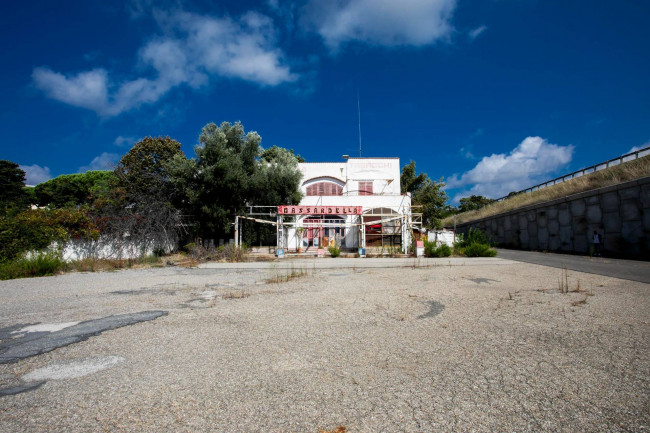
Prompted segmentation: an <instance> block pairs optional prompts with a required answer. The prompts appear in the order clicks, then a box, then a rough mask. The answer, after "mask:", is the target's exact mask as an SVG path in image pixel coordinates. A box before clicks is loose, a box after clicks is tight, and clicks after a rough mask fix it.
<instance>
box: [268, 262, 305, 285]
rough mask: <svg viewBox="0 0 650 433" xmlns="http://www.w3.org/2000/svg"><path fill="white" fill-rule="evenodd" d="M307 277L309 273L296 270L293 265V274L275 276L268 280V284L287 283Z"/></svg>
mask: <svg viewBox="0 0 650 433" xmlns="http://www.w3.org/2000/svg"><path fill="white" fill-rule="evenodd" d="M306 275H307V272H305V270H304V269H302V268H301V269H299V270H296V269H294V267H293V265H291V273H287V274H284V275H282V274H275V275H273V276H272V277H271V278H267V279H266V283H267V284H279V283H286V282H289V281H291V280H295V279H296V278H300V277H304V276H306Z"/></svg>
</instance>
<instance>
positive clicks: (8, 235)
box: [0, 209, 99, 262]
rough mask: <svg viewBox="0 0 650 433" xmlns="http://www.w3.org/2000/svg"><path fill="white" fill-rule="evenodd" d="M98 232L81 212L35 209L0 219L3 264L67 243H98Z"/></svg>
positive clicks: (88, 218)
mask: <svg viewBox="0 0 650 433" xmlns="http://www.w3.org/2000/svg"><path fill="white" fill-rule="evenodd" d="M97 237H99V231H98V230H97V228H96V227H95V226H94V225H93V223H92V221H91V219H90V217H89V215H88V214H87V213H86V212H85V211H83V210H79V209H56V210H49V209H36V210H26V211H24V212H21V213H19V214H17V215H13V216H3V217H0V262H7V261H13V260H18V259H19V257H21V256H22V255H23V254H24V253H26V252H27V251H34V250H37V251H38V250H43V249H45V248H47V247H49V246H50V245H52V243H54V242H65V241H66V240H68V239H71V238H72V239H96V238H97Z"/></svg>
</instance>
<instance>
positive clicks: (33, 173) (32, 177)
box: [20, 164, 52, 186]
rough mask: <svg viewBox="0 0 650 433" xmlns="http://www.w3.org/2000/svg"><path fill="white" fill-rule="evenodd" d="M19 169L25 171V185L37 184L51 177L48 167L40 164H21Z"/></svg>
mask: <svg viewBox="0 0 650 433" xmlns="http://www.w3.org/2000/svg"><path fill="white" fill-rule="evenodd" d="M20 169H21V170H22V171H24V172H25V185H32V186H33V185H38V184H39V183H41V182H45V181H46V180H50V179H52V173H50V169H49V167H41V166H40V165H37V164H34V165H21V166H20Z"/></svg>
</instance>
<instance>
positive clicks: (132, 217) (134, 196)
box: [96, 137, 185, 254]
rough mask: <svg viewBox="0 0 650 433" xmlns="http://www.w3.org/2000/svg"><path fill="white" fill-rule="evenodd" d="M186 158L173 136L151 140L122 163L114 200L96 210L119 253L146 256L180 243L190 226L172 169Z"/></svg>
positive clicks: (144, 141)
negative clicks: (183, 210)
mask: <svg viewBox="0 0 650 433" xmlns="http://www.w3.org/2000/svg"><path fill="white" fill-rule="evenodd" d="M183 159H185V154H184V153H183V152H182V151H181V144H180V143H179V142H178V141H176V140H173V139H171V138H169V137H146V138H144V139H142V140H141V141H139V142H137V143H136V144H135V145H134V146H133V148H131V150H130V151H129V152H128V153H127V154H126V155H124V156H123V157H122V158H121V159H120V161H119V163H118V164H117V166H116V167H115V171H114V176H115V177H114V180H113V181H112V182H111V183H112V185H111V186H112V188H111V191H110V194H109V197H108V198H107V199H106V200H104V201H103V202H102V203H101V204H100V205H98V206H97V209H96V211H97V213H98V215H99V220H100V221H101V224H100V227H101V228H102V233H103V235H104V237H105V238H106V239H105V241H107V242H108V243H110V245H111V246H112V247H113V248H115V249H116V250H118V251H119V252H120V253H121V252H123V251H125V249H129V250H130V253H139V254H144V253H146V252H148V251H150V250H151V249H168V248H169V247H171V246H173V245H175V244H176V243H177V241H178V238H179V236H180V235H181V233H182V232H183V231H184V225H183V221H182V215H181V210H180V209H179V208H178V207H177V206H176V204H177V203H183V201H184V200H183V196H182V192H183V191H180V190H178V189H177V188H176V183H175V181H174V179H173V167H172V165H173V163H174V161H177V160H183Z"/></svg>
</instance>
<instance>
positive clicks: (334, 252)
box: [327, 246, 341, 257]
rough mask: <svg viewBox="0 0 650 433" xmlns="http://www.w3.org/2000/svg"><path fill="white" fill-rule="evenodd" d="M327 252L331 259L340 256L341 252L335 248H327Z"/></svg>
mask: <svg viewBox="0 0 650 433" xmlns="http://www.w3.org/2000/svg"><path fill="white" fill-rule="evenodd" d="M327 251H329V252H330V255H331V256H332V257H338V256H340V255H341V250H340V249H338V248H337V247H336V246H333V247H329V248H328V249H327Z"/></svg>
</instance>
